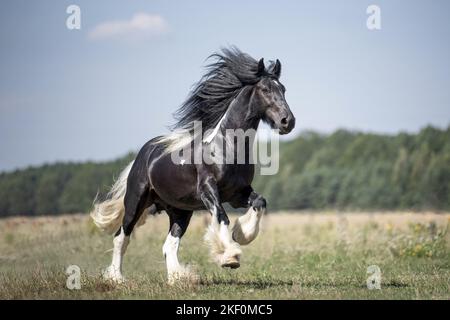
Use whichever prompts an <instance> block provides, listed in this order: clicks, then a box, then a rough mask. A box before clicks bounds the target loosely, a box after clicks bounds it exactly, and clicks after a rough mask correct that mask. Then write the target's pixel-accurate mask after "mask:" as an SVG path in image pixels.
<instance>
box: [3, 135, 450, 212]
mask: <svg viewBox="0 0 450 320" xmlns="http://www.w3.org/2000/svg"><path fill="white" fill-rule="evenodd" d="M134 156H135V155H134V154H133V153H130V154H127V155H126V156H124V157H122V158H120V159H117V160H115V161H110V162H103V163H94V162H86V163H56V164H51V165H43V166H40V167H30V168H27V169H23V170H16V171H14V172H6V173H1V174H0V216H11V215H30V216H35V215H54V214H59V213H75V212H87V211H89V209H90V208H91V206H92V202H93V199H94V198H95V196H96V195H97V193H99V194H100V195H104V194H105V193H106V192H107V190H108V188H109V187H110V186H111V184H112V183H113V181H114V180H113V179H114V178H117V177H118V175H119V173H120V171H121V170H122V169H123V168H124V167H125V166H126V165H127V164H128V163H129V162H130V161H131V160H132V159H133V158H134ZM257 172H258V170H257ZM253 187H254V189H255V190H256V191H257V192H258V193H260V194H262V195H263V196H264V197H265V198H266V199H267V202H268V205H269V209H270V210H272V211H274V210H279V209H287V210H289V209H325V208H339V209H353V210H359V209H360V210H393V209H413V210H449V209H450V126H449V127H448V128H447V129H446V130H441V129H437V128H434V127H431V126H429V127H426V128H424V129H422V130H421V131H420V132H418V133H417V134H408V133H399V134H397V135H382V134H372V133H362V132H355V131H348V130H338V131H336V132H334V133H333V134H330V135H325V134H320V133H317V132H312V131H308V132H303V133H301V134H300V135H299V136H298V137H297V138H295V139H293V140H290V141H287V142H283V143H281V144H280V170H279V172H278V174H276V175H273V176H256V177H255V181H254V184H253Z"/></svg>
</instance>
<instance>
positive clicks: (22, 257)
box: [0, 211, 450, 299]
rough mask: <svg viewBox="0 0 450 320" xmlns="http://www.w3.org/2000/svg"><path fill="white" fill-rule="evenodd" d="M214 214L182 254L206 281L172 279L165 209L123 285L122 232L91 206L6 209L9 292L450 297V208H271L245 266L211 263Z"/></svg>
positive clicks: (128, 260)
mask: <svg viewBox="0 0 450 320" xmlns="http://www.w3.org/2000/svg"><path fill="white" fill-rule="evenodd" d="M235 218H236V216H231V219H232V220H234V219H235ZM208 219H209V217H208V214H206V213H196V214H195V215H194V217H193V219H192V222H191V225H190V227H189V229H188V231H187V233H186V235H185V236H184V237H183V239H182V242H181V248H180V253H179V257H180V261H181V262H183V263H187V264H189V265H191V267H192V268H193V269H195V270H196V272H197V273H198V274H199V275H200V283H198V284H182V283H180V284H177V285H175V286H169V285H168V284H167V282H166V269H165V262H164V258H163V255H162V251H161V247H162V244H163V242H164V239H165V236H166V233H167V229H168V218H167V216H166V215H165V214H164V213H163V214H161V215H158V216H154V217H153V216H151V217H149V218H148V219H147V223H146V224H145V225H144V226H142V227H140V228H138V229H137V230H136V232H135V233H134V234H133V236H132V239H131V243H130V246H129V248H128V252H127V254H126V256H125V262H124V275H125V277H126V278H127V281H126V283H124V284H121V285H116V284H112V283H110V282H107V281H104V280H103V279H102V278H101V270H102V269H103V268H104V267H106V266H107V265H108V264H109V262H110V259H111V251H110V249H111V248H112V238H111V236H108V235H105V234H102V233H101V232H100V231H98V230H97V229H96V228H95V227H94V225H93V224H92V222H91V221H90V219H89V217H88V216H87V215H83V214H76V215H63V216H58V217H37V218H24V217H13V218H4V219H2V220H0V299H450V235H449V232H448V225H449V224H450V214H446V213H439V214H436V213H431V212H424V213H412V212H366V213H364V212H363V213H356V212H351V213H350V212H335V211H329V212H328V211H321V212H296V213H293V212H289V213H288V212H277V213H271V214H269V215H266V216H265V217H264V218H263V221H262V230H261V233H260V235H259V236H258V238H257V239H256V240H255V241H254V242H253V243H251V244H250V245H249V246H245V247H243V256H242V259H241V267H240V268H239V269H236V270H228V269H222V268H220V267H218V266H217V265H215V264H214V263H213V262H211V259H210V257H209V254H208V247H207V246H206V245H205V244H204V242H203V241H202V237H203V235H204V232H205V227H206V225H207V223H208ZM70 265H77V266H79V267H80V269H81V289H80V290H69V289H68V288H67V287H66V280H67V275H66V273H65V271H66V268H67V267H68V266H70ZM371 265H376V266H378V267H379V268H380V271H381V289H380V290H377V289H374V290H369V289H368V287H367V283H366V281H367V278H368V277H369V276H370V274H368V273H367V268H368V267H369V266H371Z"/></svg>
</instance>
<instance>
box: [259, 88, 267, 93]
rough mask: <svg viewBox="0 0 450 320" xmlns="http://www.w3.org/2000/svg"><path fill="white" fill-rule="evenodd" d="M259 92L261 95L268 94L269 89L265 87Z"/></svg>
mask: <svg viewBox="0 0 450 320" xmlns="http://www.w3.org/2000/svg"><path fill="white" fill-rule="evenodd" d="M261 91H262V92H263V93H269V89H268V88H266V87H264V88H262V89H261Z"/></svg>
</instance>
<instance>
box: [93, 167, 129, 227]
mask: <svg viewBox="0 0 450 320" xmlns="http://www.w3.org/2000/svg"><path fill="white" fill-rule="evenodd" d="M133 163H134V161H132V162H131V163H130V164H129V165H127V166H126V168H125V169H123V171H122V172H121V173H120V175H119V178H118V179H117V181H116V182H115V183H114V185H113V186H112V188H111V190H110V191H109V192H108V195H107V197H106V200H105V201H102V202H98V201H97V197H96V199H95V200H94V209H93V210H92V212H91V214H90V215H91V217H92V219H93V220H94V223H95V225H96V226H97V227H99V228H100V229H101V230H103V231H105V232H107V233H109V234H113V233H115V232H117V231H118V230H119V228H120V227H121V226H122V220H123V217H124V215H125V205H124V198H125V193H126V191H127V180H128V175H129V174H130V171H131V167H132V165H133Z"/></svg>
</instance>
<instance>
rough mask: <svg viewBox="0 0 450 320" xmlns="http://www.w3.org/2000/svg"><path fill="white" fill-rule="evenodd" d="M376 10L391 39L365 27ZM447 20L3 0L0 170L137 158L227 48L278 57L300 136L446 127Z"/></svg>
mask: <svg viewBox="0 0 450 320" xmlns="http://www.w3.org/2000/svg"><path fill="white" fill-rule="evenodd" d="M72 4H75V5H78V6H79V8H80V10H81V11H80V12H81V29H79V30H77V29H74V30H70V29H68V28H67V26H66V20H67V18H68V17H69V14H68V13H66V9H67V7H68V6H69V5H72ZM371 4H375V5H377V6H378V7H379V8H380V13H381V29H380V30H369V29H368V28H367V26H366V20H367V18H368V17H369V15H368V14H367V13H366V9H367V7H368V6H369V5H371ZM449 12H450V2H449V1H445V0H444V1H425V0H424V1H400V0H399V1H380V0H372V1H364V0H354V1H349V0H344V1H331V0H330V1H317V0H311V1H283V0H282V1H261V0H258V1H256V0H255V1H251V0H249V1H237V0H227V1H195V0H193V1H167V0H150V1H149V0H147V1H139V0H136V1H102V0H96V1H84V0H83V1H81V0H72V1H51V0H49V1H44V0H37V1H24V0H6V1H2V3H1V5H0V150H1V152H0V171H10V170H14V169H17V168H23V167H26V166H29V165H40V164H44V163H53V162H56V161H86V160H94V161H105V160H109V159H114V158H116V157H119V156H122V155H124V154H125V153H127V152H129V151H136V150H138V149H139V148H140V147H141V146H142V145H143V144H144V143H145V142H146V141H147V140H149V139H151V138H152V137H154V136H156V135H160V134H164V133H167V132H168V126H169V125H171V124H172V123H173V120H172V113H173V112H174V111H175V110H176V109H177V108H178V107H179V106H180V104H181V103H182V102H183V100H184V99H185V98H186V97H187V95H188V93H189V90H190V89H191V88H192V85H193V84H194V83H195V82H197V81H198V80H199V79H200V77H201V75H202V74H203V72H204V68H203V67H204V66H205V64H206V63H207V61H205V59H206V58H207V57H208V56H209V55H210V54H211V53H213V52H215V51H218V50H219V49H220V48H221V47H223V46H228V45H236V46H238V47H239V48H240V49H241V50H242V51H244V52H247V53H249V54H250V55H251V56H253V57H254V58H255V59H260V58H262V57H264V58H265V60H266V61H267V60H274V59H277V58H278V59H280V61H281V63H282V66H283V70H282V76H281V79H280V80H281V82H282V83H283V84H284V85H285V87H286V89H287V92H286V99H287V101H288V103H289V105H290V107H291V109H292V111H293V113H294V114H295V116H296V119H297V122H296V129H295V132H294V133H293V134H290V135H289V136H290V137H291V138H292V137H294V136H295V134H296V133H297V134H298V133H299V132H301V131H302V130H311V129H312V130H317V131H320V132H324V133H330V132H333V131H334V130H336V129H338V128H347V129H352V130H362V131H369V132H380V133H389V134H395V133H398V132H400V131H407V132H417V131H418V130H420V129H421V128H423V127H424V126H427V125H434V126H437V127H440V128H446V127H447V126H448V125H449V124H450V90H449V89H450V86H449V85H450V59H449V57H450V41H449V39H450V19H449V18H448V15H449ZM288 138H289V137H288Z"/></svg>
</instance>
